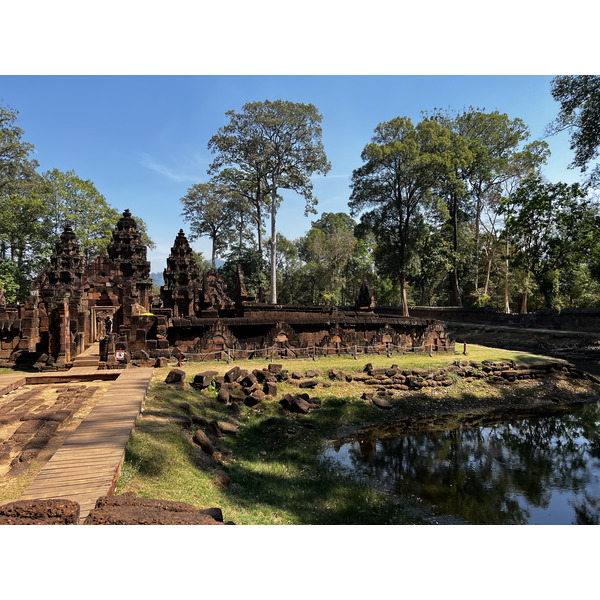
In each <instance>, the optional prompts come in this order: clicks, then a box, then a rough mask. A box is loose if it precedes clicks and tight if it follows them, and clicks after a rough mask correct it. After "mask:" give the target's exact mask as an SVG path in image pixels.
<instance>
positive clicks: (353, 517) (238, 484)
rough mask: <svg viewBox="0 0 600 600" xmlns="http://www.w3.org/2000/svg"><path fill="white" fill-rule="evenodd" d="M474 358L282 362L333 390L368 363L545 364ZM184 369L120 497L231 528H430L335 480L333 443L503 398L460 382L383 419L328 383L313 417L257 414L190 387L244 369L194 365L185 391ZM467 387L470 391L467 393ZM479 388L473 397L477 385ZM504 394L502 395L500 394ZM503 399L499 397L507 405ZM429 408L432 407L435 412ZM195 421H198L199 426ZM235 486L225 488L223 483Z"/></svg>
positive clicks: (146, 418) (149, 408)
mask: <svg viewBox="0 0 600 600" xmlns="http://www.w3.org/2000/svg"><path fill="white" fill-rule="evenodd" d="M467 352H468V355H467V356H463V354H462V346H461V347H460V352H457V353H448V354H442V353H440V354H436V355H434V356H433V357H429V355H427V354H425V355H423V354H418V355H413V354H405V355H401V356H400V355H393V356H392V357H391V358H388V357H386V356H379V355H367V356H361V357H359V358H358V360H354V359H353V358H352V357H333V356H332V357H328V358H318V359H317V360H316V361H313V360H312V359H294V360H276V361H275V362H278V363H282V364H283V365H284V367H283V368H284V369H287V370H289V371H290V372H292V371H300V372H304V371H306V370H307V369H316V370H318V371H319V372H320V374H321V376H320V381H321V382H325V381H327V382H329V380H328V377H327V372H328V370H329V369H330V368H337V369H340V370H343V371H344V372H347V373H357V372H360V371H362V370H363V369H364V366H365V364H367V363H371V364H372V365H373V366H374V367H389V366H390V365H392V364H397V365H398V366H399V367H400V368H401V369H402V368H409V367H419V368H427V367H433V368H440V367H443V366H444V365H447V364H449V363H452V362H453V361H455V360H457V359H467V360H473V361H477V362H481V361H482V360H485V359H489V360H494V361H499V360H515V361H517V362H526V363H529V364H533V363H536V362H540V361H545V360H556V359H546V358H544V357H540V356H536V355H531V354H526V353H523V352H511V351H507V350H498V349H493V348H485V347H482V346H475V345H469V346H468V348H467ZM267 364H268V362H267V361H265V360H251V361H237V362H235V365H239V366H240V367H241V368H242V369H246V370H249V371H252V370H253V369H262V368H265V367H266V366H267ZM174 366H176V365H170V366H169V367H167V368H163V369H156V370H155V374H154V378H153V381H152V384H151V387H150V390H149V393H148V397H147V399H146V403H145V407H144V412H143V414H142V416H141V417H140V418H139V419H138V421H137V424H136V427H135V430H134V432H133V434H132V438H131V440H130V442H129V445H128V447H127V451H126V458H125V463H124V465H123V468H122V471H121V476H120V478H119V482H118V486H117V493H123V492H126V491H133V492H135V493H136V494H137V495H138V496H141V497H146V498H159V499H164V500H177V501H183V502H188V503H190V504H192V505H194V506H196V507H198V508H205V507H209V506H210V507H220V508H221V509H222V510H223V514H224V516H225V520H231V521H234V522H235V523H237V524H406V523H414V522H420V520H419V518H418V517H417V516H415V515H414V514H413V513H411V512H409V511H408V510H407V509H406V508H405V507H404V506H403V505H402V504H401V502H399V501H398V500H397V499H396V500H394V499H393V498H390V497H388V496H386V495H384V494H381V493H379V492H376V491H374V490H372V489H369V488H366V487H363V486H361V485H360V484H359V483H357V482H354V481H350V480H348V479H345V478H343V477H342V476H340V475H338V474H336V473H332V472H331V471H330V470H329V469H328V468H327V466H326V465H325V464H322V463H321V462H320V461H319V460H318V456H319V453H320V451H321V449H322V447H323V443H324V442H325V441H326V440H328V439H332V438H334V437H336V435H338V434H339V433H340V432H341V431H347V430H350V429H352V428H357V427H361V426H365V425H371V424H377V423H382V422H385V421H386V420H387V421H391V420H394V419H397V418H399V417H400V416H403V415H406V414H410V413H411V410H412V411H416V412H418V411H420V410H422V409H423V408H424V407H425V408H428V410H430V411H431V410H433V411H435V410H442V411H443V410H444V409H445V408H446V410H447V407H448V406H450V404H449V402H450V398H451V397H466V396H468V395H469V394H470V395H474V397H477V396H478V395H481V396H482V397H483V396H485V397H486V398H487V396H488V395H489V394H493V393H494V392H493V391H490V389H488V388H490V386H487V387H482V385H484V384H481V382H479V381H476V382H473V384H462V382H460V383H457V384H456V385H455V386H451V387H450V388H443V390H442V389H440V388H433V389H432V390H431V391H430V392H429V391H428V392H426V393H422V392H401V393H400V398H399V400H398V402H397V403H396V405H395V406H394V409H393V410H390V411H382V410H380V409H378V408H377V407H375V406H373V405H372V404H371V403H367V402H365V401H364V400H362V399H361V395H362V392H363V391H364V390H365V389H366V386H363V385H361V384H356V383H348V382H346V381H336V382H331V387H329V388H325V387H322V385H319V387H318V388H316V389H314V390H311V391H310V392H309V393H310V395H311V397H318V398H320V399H321V401H322V408H321V409H319V410H312V411H311V412H310V413H309V414H308V415H299V414H294V413H289V412H286V411H284V410H283V408H282V407H281V406H280V405H279V402H278V400H268V399H265V400H263V402H262V403H261V404H259V405H258V407H256V408H252V409H251V408H248V407H246V406H244V405H238V404H228V405H224V404H221V403H219V402H217V401H216V392H215V390H214V389H211V388H209V389H207V390H204V391H202V392H200V391H197V390H194V389H193V388H191V386H190V385H189V384H190V382H191V381H192V380H193V377H194V375H195V374H196V373H199V372H202V371H208V370H212V371H218V372H219V374H224V373H225V372H227V371H228V370H229V369H230V368H232V367H233V366H234V364H233V363H232V364H231V365H227V363H226V362H203V363H184V365H183V367H182V368H183V369H184V370H185V371H186V384H185V385H184V388H183V389H177V388H176V387H175V386H173V385H169V384H166V383H164V380H165V377H166V375H167V373H168V372H169V371H170V370H171V369H172V368H173V367H174ZM462 385H464V386H465V387H464V388H461V387H460V386H462ZM468 385H470V386H471V387H469V388H468V389H467V386H468ZM286 392H296V393H297V392H298V387H297V386H296V385H293V384H291V383H279V384H278V399H279V398H281V396H282V395H283V394H285V393H286ZM499 394H500V396H501V395H502V393H501V392H499ZM500 396H499V397H500ZM428 403H429V405H428ZM202 419H204V420H205V422H206V421H208V422H210V421H212V420H215V421H217V422H219V421H220V422H229V423H234V424H239V425H240V426H239V431H238V435H232V434H229V435H226V436H223V437H215V436H214V435H212V434H211V429H210V427H201V426H200V425H199V423H202ZM194 421H195V422H194ZM200 428H202V429H204V430H205V432H206V433H207V435H208V436H209V438H210V440H211V441H212V443H213V445H214V446H215V448H216V450H217V452H218V454H217V455H216V459H217V460H215V459H214V458H211V457H209V456H208V455H206V454H204V453H203V452H202V451H201V450H200V447H199V446H197V445H196V444H195V443H194V442H193V441H192V438H193V435H194V432H195V431H196V430H197V429H200ZM225 476H226V478H227V479H228V480H229V483H228V485H227V484H225V485H224V484H223V477H225Z"/></svg>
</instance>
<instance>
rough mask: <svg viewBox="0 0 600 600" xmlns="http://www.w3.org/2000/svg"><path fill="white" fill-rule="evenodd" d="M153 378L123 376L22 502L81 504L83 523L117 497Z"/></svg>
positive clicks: (129, 372) (143, 373)
mask: <svg viewBox="0 0 600 600" xmlns="http://www.w3.org/2000/svg"><path fill="white" fill-rule="evenodd" d="M71 371H72V369H71ZM152 374H153V369H151V368H133V367H131V368H128V369H125V370H120V371H119V377H118V379H116V380H115V381H114V383H113V384H112V385H111V387H110V388H109V390H108V391H107V392H106V393H105V394H104V396H103V397H102V398H101V399H100V400H99V402H98V403H97V404H96V406H95V407H94V408H93V409H92V410H91V412H90V413H89V415H88V416H87V417H86V418H85V419H84V420H83V421H82V422H81V423H80V425H79V426H78V427H77V429H76V430H75V431H74V432H73V433H72V434H71V436H70V437H69V438H68V439H67V440H66V442H65V443H64V444H63V445H62V446H61V447H60V448H59V449H58V450H57V451H56V453H55V454H54V456H52V458H51V459H50V460H49V461H48V463H46V465H45V466H44V467H43V468H42V470H41V471H40V473H39V474H38V476H37V477H36V478H35V479H34V480H33V482H32V483H31V485H30V486H29V487H28V488H27V489H26V490H25V493H24V494H22V496H21V498H20V499H21V500H33V499H37V498H69V499H71V500H74V501H76V502H78V503H79V505H80V509H81V512H80V523H82V522H83V521H84V520H85V517H87V515H88V514H89V512H90V510H91V509H92V508H94V506H95V504H96V500H97V499H98V498H100V497H101V496H106V495H109V494H112V493H113V492H114V486H115V485H116V481H117V478H118V475H119V471H120V468H121V465H122V464H123V459H124V458H125V447H126V446H127V442H128V441H129V438H130V436H131V432H132V430H133V427H134V425H135V421H136V419H137V417H138V415H139V413H140V410H141V408H142V403H143V401H144V399H145V397H146V391H147V390H148V386H149V385H150V381H151V379H152Z"/></svg>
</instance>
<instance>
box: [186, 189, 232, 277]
mask: <svg viewBox="0 0 600 600" xmlns="http://www.w3.org/2000/svg"><path fill="white" fill-rule="evenodd" d="M229 195H230V190H229V188H228V187H227V186H226V185H223V184H220V183H214V182H212V181H209V182H207V183H196V184H194V185H193V186H191V187H190V188H189V189H188V191H187V194H186V195H185V196H184V197H183V198H181V199H180V200H181V203H182V204H183V211H182V213H181V214H182V216H183V218H184V220H185V221H187V222H188V223H189V224H190V241H194V240H197V239H198V238H199V237H208V238H210V240H211V241H212V254H211V264H212V267H213V269H214V268H215V267H216V260H217V254H219V253H221V252H223V251H225V250H226V249H227V247H228V246H229V241H230V239H231V232H232V230H233V219H234V214H233V211H232V205H231V202H230V199H229Z"/></svg>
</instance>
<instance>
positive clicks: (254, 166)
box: [209, 100, 331, 304]
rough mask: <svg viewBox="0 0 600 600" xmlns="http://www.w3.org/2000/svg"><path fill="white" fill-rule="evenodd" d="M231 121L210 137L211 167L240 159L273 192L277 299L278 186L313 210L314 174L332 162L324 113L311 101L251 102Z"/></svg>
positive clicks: (273, 270)
mask: <svg viewBox="0 0 600 600" xmlns="http://www.w3.org/2000/svg"><path fill="white" fill-rule="evenodd" d="M226 114H227V116H228V117H229V123H228V124H227V125H225V126H223V127H221V128H220V129H219V131H218V133H217V134H216V135H215V136H213V137H212V138H211V140H210V142H209V148H212V150H213V151H214V152H217V153H218V157H217V160H216V161H215V163H213V165H212V166H213V167H218V166H226V165H239V166H240V168H241V169H242V170H245V169H248V170H249V171H250V172H257V173H258V172H260V176H259V177H258V179H257V182H258V183H260V182H261V181H265V182H266V184H267V187H268V189H269V193H270V196H271V241H270V243H271V248H270V256H271V298H270V302H271V303H272V304H276V303H277V260H276V257H277V224H276V218H277V210H278V207H279V202H280V201H281V197H280V195H279V190H280V189H289V190H293V191H295V192H297V193H298V194H300V195H301V196H303V197H304V199H305V202H306V205H305V206H306V208H305V213H306V214H308V213H309V212H314V205H315V204H316V203H317V199H316V198H315V197H314V196H313V186H312V182H311V180H310V177H311V176H312V175H313V174H315V173H322V174H326V173H327V172H328V171H329V170H330V168H331V165H330V163H329V161H328V160H327V156H326V154H325V150H324V147H323V143H322V141H321V120H322V117H321V115H320V113H319V111H318V110H317V108H316V107H315V106H314V105H313V104H302V103H296V102H290V101H287V100H275V101H273V102H271V101H269V100H265V101H264V102H249V103H247V104H245V105H244V106H243V107H242V112H241V113H236V112H234V111H228V112H227V113H226Z"/></svg>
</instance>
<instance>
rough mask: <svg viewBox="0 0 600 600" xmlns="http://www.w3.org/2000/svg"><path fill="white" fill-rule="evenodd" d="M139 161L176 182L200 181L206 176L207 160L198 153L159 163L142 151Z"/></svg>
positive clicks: (145, 166)
mask: <svg viewBox="0 0 600 600" xmlns="http://www.w3.org/2000/svg"><path fill="white" fill-rule="evenodd" d="M139 163H140V165H141V166H142V167H144V168H146V169H149V170H150V171H154V172H155V173H158V174H159V175H163V176H164V177H167V178H169V179H172V180H173V181H177V182H178V183H183V182H188V183H200V182H201V181H202V180H204V179H205V178H206V177H207V175H206V169H207V167H208V161H207V160H206V159H205V158H203V157H202V156H201V155H199V154H193V155H192V156H190V157H189V158H187V159H185V160H183V161H178V162H177V163H176V164H171V165H169V164H164V163H161V162H159V161H158V160H156V159H155V158H154V157H152V156H150V155H149V154H147V153H146V152H143V153H142V154H140V157H139Z"/></svg>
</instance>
